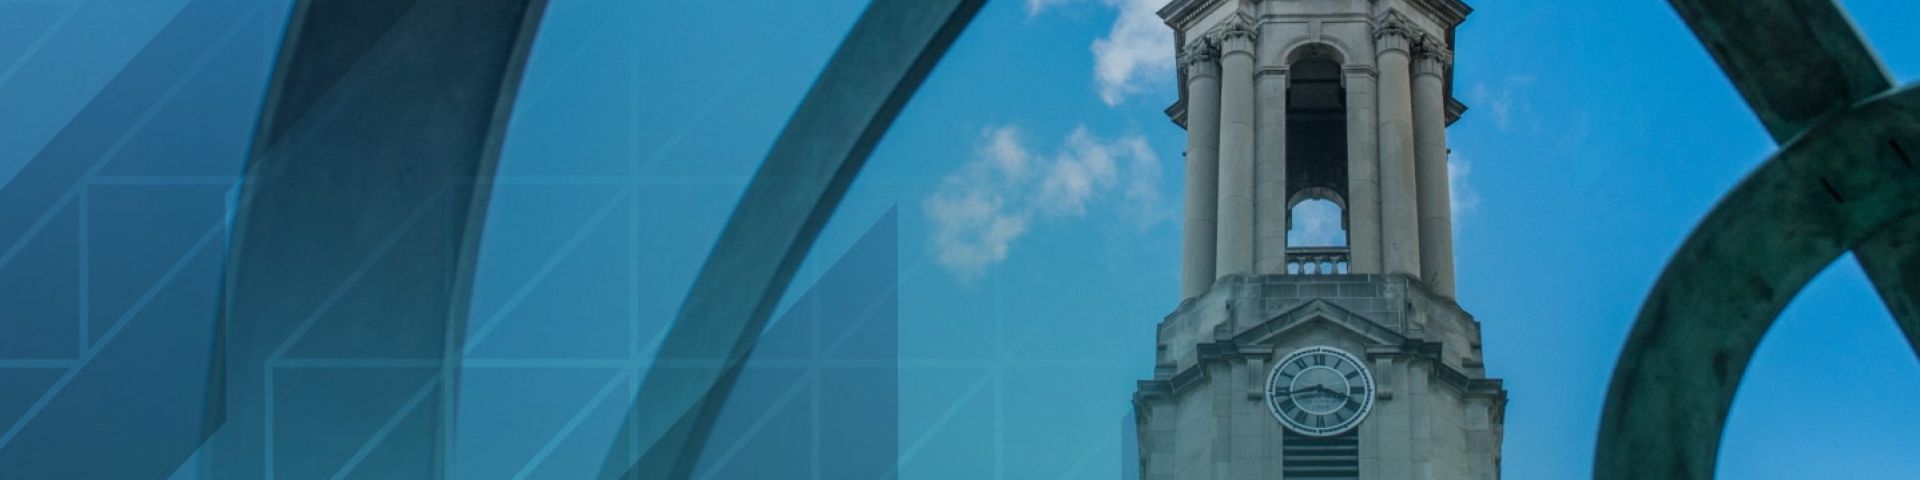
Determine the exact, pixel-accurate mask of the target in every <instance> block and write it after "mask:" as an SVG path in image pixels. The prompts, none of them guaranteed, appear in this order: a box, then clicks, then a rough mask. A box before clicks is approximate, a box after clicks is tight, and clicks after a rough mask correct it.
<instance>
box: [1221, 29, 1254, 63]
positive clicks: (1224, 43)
mask: <svg viewBox="0 0 1920 480" xmlns="http://www.w3.org/2000/svg"><path fill="white" fill-rule="evenodd" d="M1213 36H1214V37H1215V38H1217V39H1218V41H1219V42H1220V56H1222V57H1225V56H1227V55H1232V54H1236V53H1244V54H1247V55H1248V56H1252V55H1253V47H1254V39H1255V38H1258V37H1259V34H1257V33H1255V32H1254V30H1253V27H1251V26H1248V25H1247V24H1246V23H1245V22H1232V23H1229V24H1226V25H1224V26H1222V28H1221V29H1220V30H1218V31H1216V32H1215V33H1214V34H1213Z"/></svg>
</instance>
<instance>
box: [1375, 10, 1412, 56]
mask: <svg viewBox="0 0 1920 480" xmlns="http://www.w3.org/2000/svg"><path fill="white" fill-rule="evenodd" d="M1419 37H1420V33H1419V31H1417V30H1415V29H1414V27H1413V25H1412V24H1411V22H1409V21H1408V20H1407V17H1405V16H1402V15H1400V12H1394V11H1388V12H1387V13H1386V14H1384V15H1381V16H1380V18H1379V19H1377V20H1375V21H1374V27H1373V48H1374V53H1375V54H1376V55H1386V54H1387V52H1393V51H1399V52H1400V54H1401V55H1412V54H1413V42H1414V41H1416V40H1417V39H1419Z"/></svg>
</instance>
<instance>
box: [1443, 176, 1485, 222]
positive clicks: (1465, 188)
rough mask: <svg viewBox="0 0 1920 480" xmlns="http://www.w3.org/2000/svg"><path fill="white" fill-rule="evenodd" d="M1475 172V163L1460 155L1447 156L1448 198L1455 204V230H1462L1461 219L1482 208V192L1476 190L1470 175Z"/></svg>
mask: <svg viewBox="0 0 1920 480" xmlns="http://www.w3.org/2000/svg"><path fill="white" fill-rule="evenodd" d="M1472 174H1473V164H1472V163H1469V162H1467V161H1466V160H1463V159H1460V158H1459V157H1448V158H1447V196H1448V197H1450V198H1448V199H1447V200H1449V201H1450V203H1452V204H1453V225H1454V227H1453V231H1454V232H1456V233H1457V232H1459V231H1460V221H1461V219H1463V218H1465V217H1466V216H1467V215H1469V214H1472V213H1473V212H1474V211H1476V210H1479V208H1480V192H1477V191H1474V189H1473V184H1472V183H1469V182H1468V176H1469V175H1472Z"/></svg>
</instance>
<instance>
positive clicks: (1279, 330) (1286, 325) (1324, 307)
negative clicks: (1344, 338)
mask: <svg viewBox="0 0 1920 480" xmlns="http://www.w3.org/2000/svg"><path fill="white" fill-rule="evenodd" d="M1314 324H1326V325H1331V326H1333V327H1335V328H1339V329H1343V330H1346V331H1348V332H1351V333H1353V334H1354V335H1356V336H1359V337H1362V338H1366V339H1368V340H1371V341H1373V342H1376V343H1377V344H1381V345H1400V344H1404V343H1406V341H1407V337H1406V336H1404V335H1401V334H1400V332H1396V331H1394V330H1393V329H1392V328H1388V327H1387V326H1385V325H1382V324H1380V322H1377V321H1374V320H1373V319H1371V318H1367V317H1366V316H1364V315H1360V314H1358V313H1354V312H1353V311H1352V310H1348V309H1346V308H1345V307H1341V306H1340V305H1339V304H1335V303H1333V302H1330V301H1327V300H1326V299H1321V298H1316V299H1313V300H1309V301H1307V302H1305V303H1302V304H1300V305H1298V306H1295V307H1293V308H1291V309H1288V310H1286V311H1283V312H1280V313H1278V314H1275V315H1273V316H1270V317H1267V319H1266V320H1265V321H1262V322H1261V323H1260V324H1259V325H1255V326H1253V327H1252V328H1248V329H1246V330H1244V331H1241V332H1240V333H1238V334H1235V335H1234V336H1233V342H1234V343H1236V344H1239V345H1272V344H1274V343H1275V342H1276V341H1277V340H1278V339H1279V338H1282V337H1285V336H1287V334H1288V333H1291V332H1294V331H1297V330H1300V329H1302V328H1305V327H1307V326H1310V325H1314Z"/></svg>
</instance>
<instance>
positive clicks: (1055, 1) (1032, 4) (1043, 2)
mask: <svg viewBox="0 0 1920 480" xmlns="http://www.w3.org/2000/svg"><path fill="white" fill-rule="evenodd" d="M1073 1H1074V0H1027V16H1028V17H1032V16H1034V15H1039V14H1040V12H1043V11H1046V9H1048V8H1053V7H1057V6H1061V5H1066V4H1068V3H1072V2H1073Z"/></svg>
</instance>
